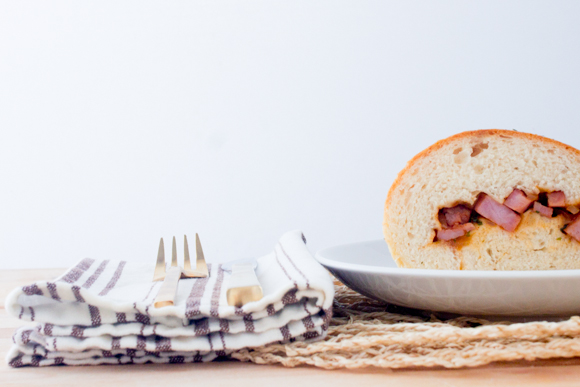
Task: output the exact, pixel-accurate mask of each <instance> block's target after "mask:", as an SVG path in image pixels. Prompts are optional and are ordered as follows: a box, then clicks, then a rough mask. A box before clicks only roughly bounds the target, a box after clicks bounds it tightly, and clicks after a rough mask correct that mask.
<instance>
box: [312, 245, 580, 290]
mask: <svg viewBox="0 0 580 387" xmlns="http://www.w3.org/2000/svg"><path fill="white" fill-rule="evenodd" d="M377 242H382V243H384V244H385V245H386V242H385V241H384V240H383V239H370V240H366V241H360V242H351V243H342V244H339V245H335V246H330V247H326V248H324V249H320V250H318V251H317V252H316V254H315V255H314V258H315V259H316V260H317V261H318V262H319V263H320V264H321V265H322V266H324V267H327V268H332V269H337V270H348V271H353V272H358V273H369V272H370V273H372V274H391V275H398V276H408V277H423V278H465V279H486V280H494V279H506V278H513V279H558V278H570V277H580V269H558V270H505V271H501V270H447V269H442V270H438V269H409V268H399V267H385V266H372V265H361V264H356V263H347V262H341V261H336V260H332V259H329V258H326V257H324V254H325V253H326V254H327V253H328V250H334V249H337V248H341V247H346V246H353V245H363V244H369V243H377ZM387 248H388V246H387ZM389 254H390V251H389Z"/></svg>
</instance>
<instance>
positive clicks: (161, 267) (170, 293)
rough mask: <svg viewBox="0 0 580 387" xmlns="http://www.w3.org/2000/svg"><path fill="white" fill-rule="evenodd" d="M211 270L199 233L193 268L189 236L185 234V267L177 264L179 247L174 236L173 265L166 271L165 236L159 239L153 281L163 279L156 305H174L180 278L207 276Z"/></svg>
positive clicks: (196, 238)
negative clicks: (192, 266) (206, 260)
mask: <svg viewBox="0 0 580 387" xmlns="http://www.w3.org/2000/svg"><path fill="white" fill-rule="evenodd" d="M208 275H209V271H208V269H207V264H206V262H205V257H204V255H203V250H202V249H201V242H200V241H199V235H198V234H195V269H192V268H191V262H190V259H189V245H188V243H187V236H186V235H184V236H183V268H181V267H179V265H178V264H177V247H176V243H175V237H173V245H172V248H171V266H170V267H169V270H168V271H167V272H166V271H165V246H164V244H163V238H161V240H160V241H159V251H158V252H157V263H156V264H155V272H154V273H153V281H163V284H162V285H161V287H160V288H159V292H158V293H157V297H156V298H155V302H154V304H153V305H154V306H155V307H156V308H161V307H164V306H169V305H173V304H174V301H175V294H176V293H177V286H178V284H179V279H180V278H201V277H207V276H208Z"/></svg>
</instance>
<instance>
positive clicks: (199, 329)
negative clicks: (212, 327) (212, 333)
mask: <svg viewBox="0 0 580 387" xmlns="http://www.w3.org/2000/svg"><path fill="white" fill-rule="evenodd" d="M194 324H195V328H194V332H195V335H196V336H205V335H207V334H208V333H209V320H208V319H207V318H202V319H199V320H195V321H194Z"/></svg>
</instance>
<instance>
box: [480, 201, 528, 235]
mask: <svg viewBox="0 0 580 387" xmlns="http://www.w3.org/2000/svg"><path fill="white" fill-rule="evenodd" d="M473 209H474V210H475V211H476V212H477V213H478V214H480V215H481V216H483V217H484V218H486V219H489V220H491V221H492V222H494V223H495V224H497V225H498V226H500V227H501V228H503V229H504V230H506V231H514V230H515V229H516V227H517V226H518V224H520V220H521V219H522V217H521V216H520V215H518V214H516V213H515V212H514V211H512V210H511V209H510V208H509V207H507V206H504V205H503V204H501V203H498V202H497V201H495V200H494V199H493V198H492V197H490V196H488V195H486V194H481V195H480V196H479V199H478V200H477V202H476V203H475V206H474V207H473Z"/></svg>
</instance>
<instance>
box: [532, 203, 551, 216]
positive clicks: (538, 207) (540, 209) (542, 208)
mask: <svg viewBox="0 0 580 387" xmlns="http://www.w3.org/2000/svg"><path fill="white" fill-rule="evenodd" d="M534 211H536V212H539V213H540V215H544V216H545V217H546V218H551V217H552V215H553V214H554V209H553V208H550V207H546V206H544V205H542V204H540V202H534Z"/></svg>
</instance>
